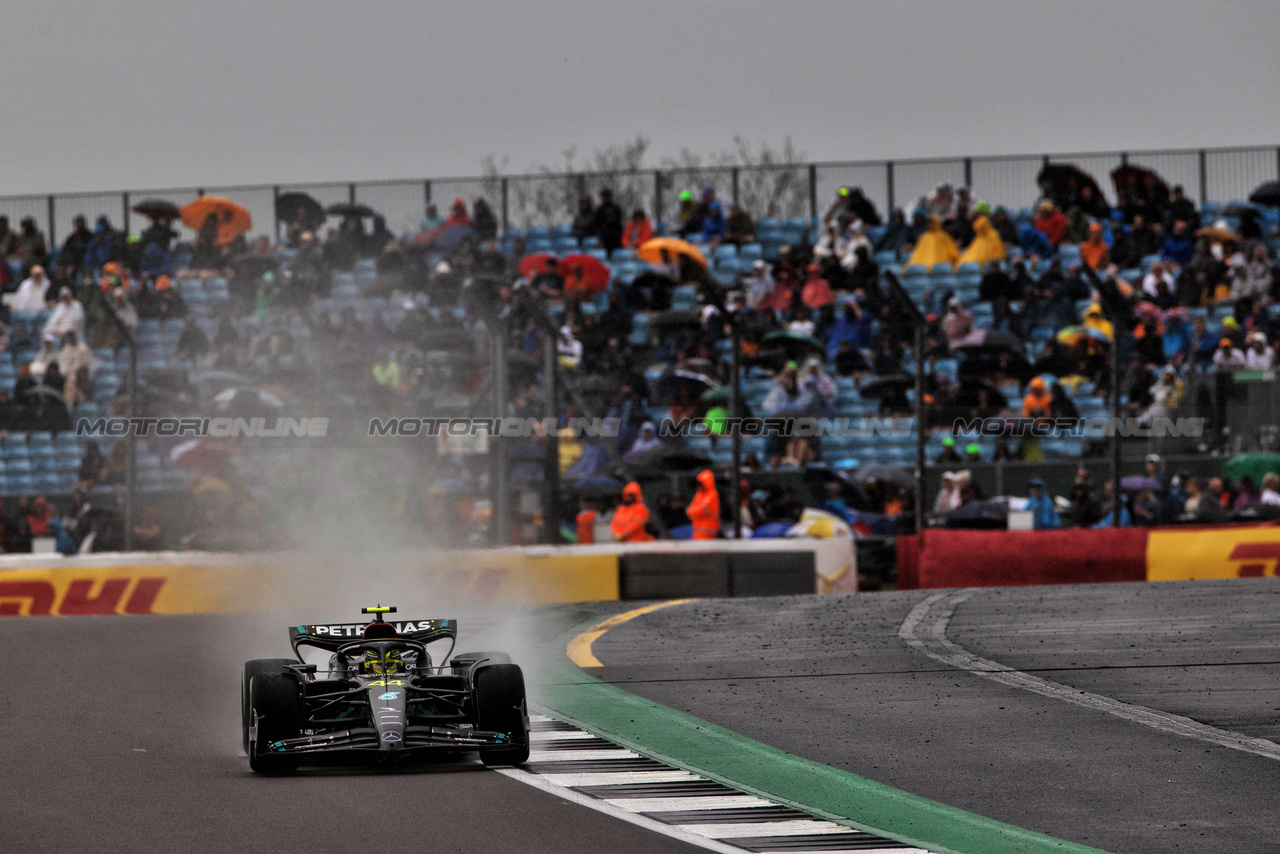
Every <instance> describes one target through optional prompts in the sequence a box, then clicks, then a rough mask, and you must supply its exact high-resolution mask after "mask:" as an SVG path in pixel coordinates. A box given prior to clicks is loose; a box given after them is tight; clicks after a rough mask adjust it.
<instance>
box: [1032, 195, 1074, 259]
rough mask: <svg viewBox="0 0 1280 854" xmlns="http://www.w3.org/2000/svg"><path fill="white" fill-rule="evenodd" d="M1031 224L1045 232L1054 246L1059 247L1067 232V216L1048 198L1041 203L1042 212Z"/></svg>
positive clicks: (1042, 232) (1039, 230)
mask: <svg viewBox="0 0 1280 854" xmlns="http://www.w3.org/2000/svg"><path fill="white" fill-rule="evenodd" d="M1031 226H1032V227H1033V228H1034V229H1035V230H1036V231H1038V232H1040V233H1041V234H1043V235H1044V236H1045V237H1046V238H1047V239H1048V241H1049V242H1050V243H1052V244H1053V246H1054V248H1057V246H1058V244H1059V243H1061V242H1062V238H1063V237H1065V236H1066V234H1067V218H1066V217H1065V216H1063V215H1062V211H1060V210H1058V208H1057V206H1056V205H1054V203H1053V202H1051V201H1049V200H1047V199H1046V200H1045V201H1043V202H1041V203H1040V212H1039V213H1038V214H1036V218H1035V219H1034V220H1032V221H1031Z"/></svg>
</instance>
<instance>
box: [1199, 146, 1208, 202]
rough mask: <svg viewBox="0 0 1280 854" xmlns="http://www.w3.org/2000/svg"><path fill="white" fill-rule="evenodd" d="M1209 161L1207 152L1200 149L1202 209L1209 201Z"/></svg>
mask: <svg viewBox="0 0 1280 854" xmlns="http://www.w3.org/2000/svg"><path fill="white" fill-rule="evenodd" d="M1208 159H1209V158H1208V156H1207V155H1206V154H1205V150H1204V149H1203V148H1202V149H1200V206H1201V207H1203V206H1204V203H1205V202H1207V201H1209V170H1208Z"/></svg>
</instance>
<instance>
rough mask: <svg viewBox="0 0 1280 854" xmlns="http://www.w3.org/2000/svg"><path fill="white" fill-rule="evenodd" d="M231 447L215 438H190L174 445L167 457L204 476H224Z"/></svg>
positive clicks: (229, 459) (229, 460)
mask: <svg viewBox="0 0 1280 854" xmlns="http://www.w3.org/2000/svg"><path fill="white" fill-rule="evenodd" d="M232 453H233V449H232V447H231V446H230V445H228V444H226V443H225V442H221V441H218V440H216V439H190V440H188V441H186V442H183V443H181V444H179V445H175V446H174V447H173V450H171V451H170V452H169V459H171V460H173V461H174V462H175V463H177V464H178V465H180V466H186V467H187V468H189V469H191V470H192V471H195V472H197V473H199V474H202V475H204V476H205V477H225V476H226V473H227V468H228V466H229V465H230V464H231V456H232Z"/></svg>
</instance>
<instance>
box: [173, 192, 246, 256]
mask: <svg viewBox="0 0 1280 854" xmlns="http://www.w3.org/2000/svg"><path fill="white" fill-rule="evenodd" d="M181 214H182V224H183V225H185V226H186V227H187V228H189V229H191V230H192V231H199V230H200V229H201V228H203V227H204V224H205V221H206V220H207V219H208V218H209V217H210V216H213V217H214V219H215V221H216V222H217V223H218V236H217V238H216V240H215V242H216V243H217V244H218V245H219V246H225V245H227V244H228V243H230V242H231V241H233V240H235V239H236V237H237V236H238V235H241V234H244V233H245V232H246V231H248V230H249V229H251V228H253V217H252V216H250V215H249V211H248V209H247V208H245V207H243V206H241V205H238V204H236V203H235V202H233V201H231V200H230V199H228V198H227V197H226V196H201V197H200V198H198V199H196V200H195V201H194V202H191V203H190V204H188V205H186V206H185V207H183V208H182V210H181Z"/></svg>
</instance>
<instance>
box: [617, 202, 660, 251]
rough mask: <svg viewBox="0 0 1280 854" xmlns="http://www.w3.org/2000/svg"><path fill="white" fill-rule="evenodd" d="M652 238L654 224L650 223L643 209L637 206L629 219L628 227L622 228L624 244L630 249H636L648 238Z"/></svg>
mask: <svg viewBox="0 0 1280 854" xmlns="http://www.w3.org/2000/svg"><path fill="white" fill-rule="evenodd" d="M652 239H653V226H652V225H651V224H650V223H649V218H648V217H647V216H645V215H644V211H643V210H642V209H640V208H636V210H635V213H633V214H632V215H631V219H629V220H627V227H626V228H624V229H623V230H622V245H623V246H625V247H627V248H628V249H635V248H637V247H638V246H639V245H640V244H641V243H644V242H645V241H646V240H652Z"/></svg>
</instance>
